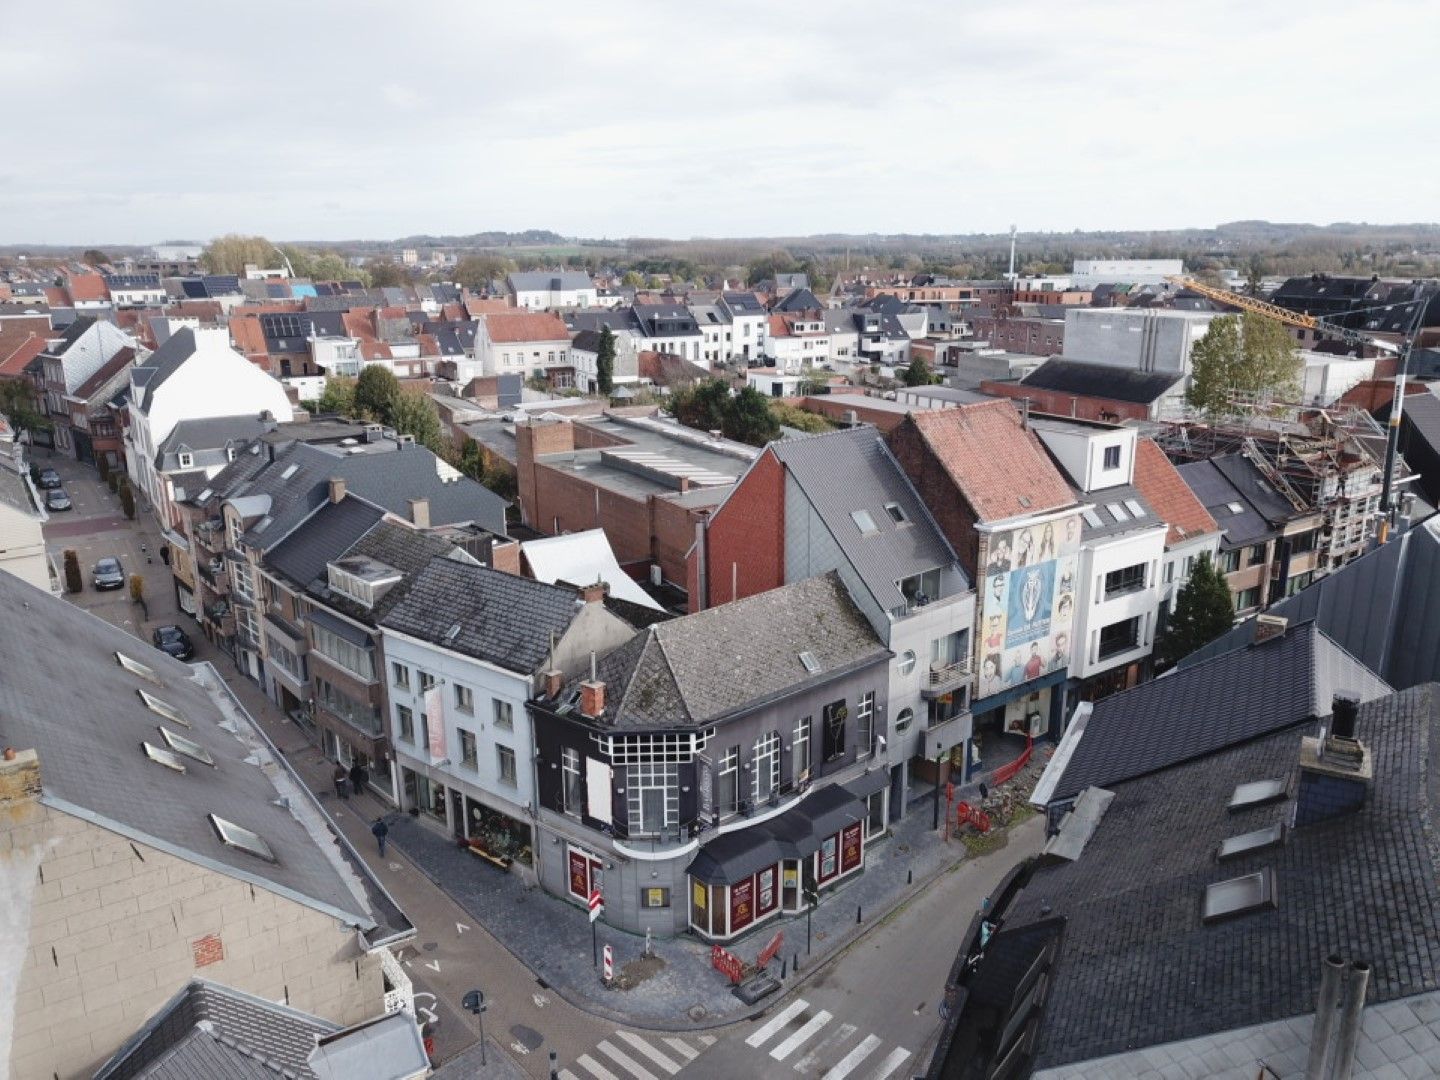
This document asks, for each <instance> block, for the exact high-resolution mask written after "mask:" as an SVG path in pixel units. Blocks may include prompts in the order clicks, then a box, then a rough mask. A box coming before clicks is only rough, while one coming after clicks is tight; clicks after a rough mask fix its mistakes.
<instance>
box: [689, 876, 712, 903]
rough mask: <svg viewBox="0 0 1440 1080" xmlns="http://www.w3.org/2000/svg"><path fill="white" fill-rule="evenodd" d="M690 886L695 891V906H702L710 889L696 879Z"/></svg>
mask: <svg viewBox="0 0 1440 1080" xmlns="http://www.w3.org/2000/svg"><path fill="white" fill-rule="evenodd" d="M691 888H692V889H693V890H694V893H695V906H696V907H697V908H703V907H704V906H705V901H706V898H707V897H708V896H709V895H710V890H709V889H707V888H705V886H704V885H701V884H700V883H699V882H698V881H697V882H695V883H694V884H693V885H692V886H691Z"/></svg>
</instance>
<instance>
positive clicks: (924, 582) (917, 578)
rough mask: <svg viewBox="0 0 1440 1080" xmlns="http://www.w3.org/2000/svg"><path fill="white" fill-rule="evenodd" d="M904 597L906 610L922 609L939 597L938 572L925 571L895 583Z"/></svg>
mask: <svg viewBox="0 0 1440 1080" xmlns="http://www.w3.org/2000/svg"><path fill="white" fill-rule="evenodd" d="M896 584H897V585H898V586H899V587H900V595H901V596H903V597H905V606H906V609H907V610H908V609H910V608H917V607H924V606H925V605H926V604H928V603H930V601H932V600H935V599H937V598H938V597H939V596H940V570H939V569H938V568H936V569H934V570H926V571H925V572H924V573H923V574H914V575H912V576H911V577H907V578H902V579H901V580H900V581H898V582H896Z"/></svg>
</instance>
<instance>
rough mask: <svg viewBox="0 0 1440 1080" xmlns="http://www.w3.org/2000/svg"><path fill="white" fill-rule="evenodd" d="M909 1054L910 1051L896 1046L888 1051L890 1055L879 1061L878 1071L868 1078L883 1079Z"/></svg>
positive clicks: (873, 1079) (902, 1062)
mask: <svg viewBox="0 0 1440 1080" xmlns="http://www.w3.org/2000/svg"><path fill="white" fill-rule="evenodd" d="M909 1056H910V1051H909V1050H906V1049H905V1048H904V1047H903V1046H897V1047H896V1048H895V1049H894V1050H891V1051H890V1056H889V1057H887V1058H886V1059H885V1060H884V1061H882V1062H881V1063H880V1069H879V1071H878V1072H877V1073H876V1074H875V1075H874V1076H872V1077H871V1078H870V1080H885V1078H886V1077H887V1076H889V1075H890V1074H891V1073H892V1072H894V1071H895V1070H896V1069H898V1068H899V1067H900V1066H901V1065H903V1064H905V1059H906V1058H908V1057H909Z"/></svg>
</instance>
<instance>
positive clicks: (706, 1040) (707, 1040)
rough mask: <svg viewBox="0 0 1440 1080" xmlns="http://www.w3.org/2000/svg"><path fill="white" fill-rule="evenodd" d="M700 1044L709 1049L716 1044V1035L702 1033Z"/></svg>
mask: <svg viewBox="0 0 1440 1080" xmlns="http://www.w3.org/2000/svg"><path fill="white" fill-rule="evenodd" d="M700 1045H701V1046H703V1047H705V1048H706V1049H707V1050H708V1049H709V1048H710V1047H712V1046H714V1045H715V1036H714V1035H701V1036H700Z"/></svg>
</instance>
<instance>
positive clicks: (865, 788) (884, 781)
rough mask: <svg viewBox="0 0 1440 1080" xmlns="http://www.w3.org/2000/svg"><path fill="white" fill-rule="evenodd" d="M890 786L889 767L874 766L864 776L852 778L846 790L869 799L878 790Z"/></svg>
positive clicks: (861, 797) (858, 796) (857, 796)
mask: <svg viewBox="0 0 1440 1080" xmlns="http://www.w3.org/2000/svg"><path fill="white" fill-rule="evenodd" d="M889 786H890V771H889V770H888V769H882V768H874V769H871V770H870V771H869V772H867V773H866V774H865V775H864V776H859V777H856V778H855V779H854V780H851V781H850V782H849V783H848V784H846V785H845V790H846V791H848V792H850V794H851V795H854V796H855V797H856V798H857V799H868V798H869V797H870V796H871V795H874V794H875V793H876V792H877V791H884V790H885V789H886V788H887V787H889Z"/></svg>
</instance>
